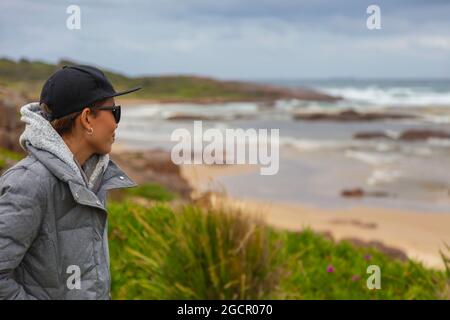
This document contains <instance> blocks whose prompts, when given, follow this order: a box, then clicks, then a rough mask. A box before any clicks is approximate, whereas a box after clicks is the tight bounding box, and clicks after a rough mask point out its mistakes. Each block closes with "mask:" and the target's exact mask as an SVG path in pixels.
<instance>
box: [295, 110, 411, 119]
mask: <svg viewBox="0 0 450 320" xmlns="http://www.w3.org/2000/svg"><path fill="white" fill-rule="evenodd" d="M293 117H294V119H295V120H306V121H379V120H399V119H413V118H416V116H415V115H412V114H402V113H393V112H364V113H363V112H357V111H355V110H351V109H349V110H343V111H340V112H326V111H324V112H302V113H297V114H295V115H294V116H293Z"/></svg>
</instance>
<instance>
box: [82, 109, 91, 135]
mask: <svg viewBox="0 0 450 320" xmlns="http://www.w3.org/2000/svg"><path fill="white" fill-rule="evenodd" d="M91 119H92V111H91V109H89V108H87V107H86V108H84V109H83V111H82V112H81V115H80V122H81V125H82V126H83V129H84V130H90V128H91V127H92V121H91Z"/></svg>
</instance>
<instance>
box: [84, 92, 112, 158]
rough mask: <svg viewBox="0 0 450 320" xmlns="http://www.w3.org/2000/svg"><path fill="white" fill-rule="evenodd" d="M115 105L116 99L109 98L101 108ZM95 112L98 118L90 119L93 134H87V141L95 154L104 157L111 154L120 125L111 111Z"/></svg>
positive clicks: (92, 117)
mask: <svg viewBox="0 0 450 320" xmlns="http://www.w3.org/2000/svg"><path fill="white" fill-rule="evenodd" d="M114 105H115V101H114V98H109V99H107V100H106V101H105V102H103V103H102V104H101V106H114ZM99 106H100V105H99ZM94 109H95V108H94ZM95 112H96V114H97V116H96V117H94V116H91V117H89V119H90V122H91V123H90V126H91V127H92V129H93V132H92V134H86V140H87V142H88V143H89V145H90V146H91V148H92V149H93V150H94V152H95V153H98V154H101V155H104V154H107V153H110V152H111V147H112V144H113V143H114V140H115V135H116V133H115V131H116V129H117V127H118V124H117V123H116V120H115V119H114V115H113V113H112V111H111V110H95Z"/></svg>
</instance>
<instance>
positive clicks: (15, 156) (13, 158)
mask: <svg viewBox="0 0 450 320" xmlns="http://www.w3.org/2000/svg"><path fill="white" fill-rule="evenodd" d="M23 157H24V156H23V155H22V154H20V153H17V152H13V151H10V150H7V149H3V148H0V173H1V171H2V170H4V169H5V168H6V167H7V165H8V163H10V164H11V165H13V164H14V163H15V162H17V161H20V160H21V159H22V158H23Z"/></svg>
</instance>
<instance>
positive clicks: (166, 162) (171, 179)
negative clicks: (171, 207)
mask: <svg viewBox="0 0 450 320" xmlns="http://www.w3.org/2000/svg"><path fill="white" fill-rule="evenodd" d="M111 159H113V160H114V161H115V162H116V163H117V164H118V165H119V166H120V167H121V168H122V169H123V170H124V171H125V172H126V173H127V174H128V175H129V176H130V177H131V178H132V179H133V180H134V181H136V183H137V184H144V183H149V182H153V183H158V184H160V185H163V186H164V187H166V188H167V189H168V190H170V191H172V192H175V193H177V194H179V195H180V196H181V197H182V198H185V199H188V198H190V194H191V192H192V189H191V187H190V186H189V184H188V182H187V181H186V180H185V179H184V178H183V177H182V175H181V169H180V167H179V166H177V165H176V164H174V163H173V162H172V160H171V158H170V152H167V151H163V150H149V151H121V152H116V153H111Z"/></svg>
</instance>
